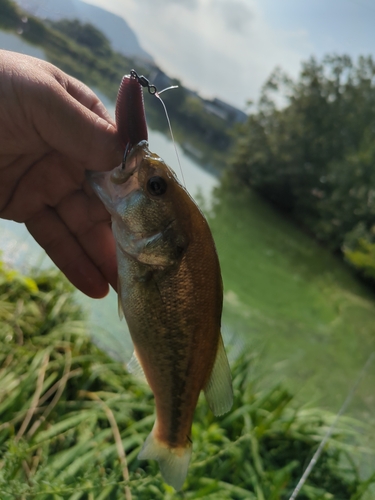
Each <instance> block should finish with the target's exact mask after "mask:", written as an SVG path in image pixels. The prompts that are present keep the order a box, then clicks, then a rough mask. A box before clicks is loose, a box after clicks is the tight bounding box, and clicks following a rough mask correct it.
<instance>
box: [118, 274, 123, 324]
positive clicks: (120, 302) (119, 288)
mask: <svg viewBox="0 0 375 500" xmlns="http://www.w3.org/2000/svg"><path fill="white" fill-rule="evenodd" d="M117 308H118V309H117V310H118V317H119V318H120V321H121V320H122V318H123V317H124V311H123V309H122V296H121V281H120V277H119V276H118V277H117Z"/></svg>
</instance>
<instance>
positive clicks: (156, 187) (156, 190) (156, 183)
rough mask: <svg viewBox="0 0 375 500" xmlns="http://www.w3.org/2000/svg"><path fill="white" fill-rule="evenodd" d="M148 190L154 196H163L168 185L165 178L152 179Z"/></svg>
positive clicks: (156, 176)
mask: <svg viewBox="0 0 375 500" xmlns="http://www.w3.org/2000/svg"><path fill="white" fill-rule="evenodd" d="M147 190H148V192H149V193H150V194H152V195H153V196H161V195H162V194H164V193H165V192H166V190H167V183H166V181H165V180H164V179H163V177H159V176H158V175H155V176H154V177H150V178H149V180H148V181H147Z"/></svg>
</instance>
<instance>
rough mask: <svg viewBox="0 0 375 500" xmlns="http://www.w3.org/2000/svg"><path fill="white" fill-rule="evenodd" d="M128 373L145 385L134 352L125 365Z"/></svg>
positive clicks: (139, 364)
mask: <svg viewBox="0 0 375 500" xmlns="http://www.w3.org/2000/svg"><path fill="white" fill-rule="evenodd" d="M127 369H128V372H129V373H131V374H132V375H133V377H135V378H136V379H138V380H139V381H141V382H144V383H146V384H147V379H146V375H145V372H144V371H143V368H142V365H141V363H140V361H139V359H138V357H137V354H136V352H135V351H134V352H133V355H132V357H131V358H130V361H129V363H128V364H127Z"/></svg>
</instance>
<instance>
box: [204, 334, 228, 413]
mask: <svg viewBox="0 0 375 500" xmlns="http://www.w3.org/2000/svg"><path fill="white" fill-rule="evenodd" d="M204 394H205V396H206V399H207V403H208V406H209V407H210V408H211V410H212V413H213V414H214V415H216V416H219V415H223V414H224V413H227V412H228V411H229V410H230V409H231V408H232V404H233V388H232V377H231V374H230V368H229V363H228V358H227V355H226V353H225V349H224V343H223V339H222V337H221V335H220V339H219V345H218V348H217V353H216V359H215V363H214V366H213V368H212V372H211V375H210V378H209V380H208V382H207V384H206V386H205V387H204Z"/></svg>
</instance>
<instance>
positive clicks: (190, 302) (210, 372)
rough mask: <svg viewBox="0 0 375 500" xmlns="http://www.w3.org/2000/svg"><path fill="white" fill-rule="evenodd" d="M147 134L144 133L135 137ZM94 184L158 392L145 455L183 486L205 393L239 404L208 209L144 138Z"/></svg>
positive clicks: (225, 405)
mask: <svg viewBox="0 0 375 500" xmlns="http://www.w3.org/2000/svg"><path fill="white" fill-rule="evenodd" d="M127 83H129V82H127ZM142 126H143V125H142ZM125 128H126V127H125ZM144 136H145V132H144V130H143V131H141V133H140V134H137V133H135V135H134V138H135V140H138V139H139V138H140V137H141V138H142V137H144ZM127 146H129V143H127ZM89 181H90V184H91V186H92V187H93V189H94V191H95V192H96V194H97V195H98V196H99V198H100V199H101V201H102V202H103V204H104V206H105V207H106V209H107V210H108V212H109V213H110V214H111V219H112V231H113V236H114V239H115V241H116V252H117V265H118V290H117V292H118V302H119V314H120V317H121V315H122V314H123V315H124V316H125V319H126V322H127V324H128V327H129V331H130V335H131V338H132V341H133V344H134V354H133V356H132V358H131V360H130V362H129V364H128V367H129V370H130V371H132V372H134V373H138V375H139V376H142V377H144V378H145V379H146V380H147V382H148V384H149V386H150V388H151V390H152V392H153V394H154V398H155V407H156V419H155V423H154V426H153V429H152V431H151V433H150V434H149V436H148V437H147V438H146V440H145V443H144V444H143V447H142V449H141V451H140V453H139V455H138V458H139V459H140V460H144V459H154V460H157V461H158V462H159V468H160V471H161V474H162V476H163V478H164V480H165V481H166V482H167V483H168V484H170V485H171V486H173V487H174V488H175V489H176V490H177V491H178V490H180V489H181V488H182V486H183V483H184V481H185V479H186V476H187V473H188V467H189V463H190V460H191V454H192V440H191V427H192V422H193V417H194V411H195V408H196V405H197V402H198V397H199V395H200V392H201V391H204V394H205V396H206V399H207V402H208V405H209V407H210V408H211V410H212V411H213V413H214V414H215V415H222V414H224V413H226V412H228V411H229V410H230V408H231V406H232V402H233V390H232V381H231V373H230V367H229V363H228V360H227V356H226V353H225V349H224V344H223V340H222V336H221V315H222V305H223V285H222V279H221V272H220V264H219V259H218V255H217V252H216V248H215V243H214V240H213V237H212V234H211V231H210V228H209V225H208V223H207V221H206V219H205V217H204V215H203V214H202V212H201V210H200V209H199V207H198V206H197V205H196V203H195V201H194V200H193V198H192V197H191V196H190V194H189V193H188V191H187V190H186V189H185V187H184V186H182V185H181V183H180V182H179V180H178V178H177V176H176V174H175V173H174V171H173V170H172V169H171V168H170V167H169V166H167V165H166V163H165V162H164V161H163V160H162V158H160V157H159V156H158V155H157V154H155V153H153V152H151V151H150V149H149V144H148V142H147V140H146V139H141V140H140V141H139V142H137V143H136V144H130V147H128V148H127V155H126V159H125V160H124V162H123V163H122V164H121V165H119V166H118V167H116V168H115V169H114V170H113V171H110V172H91V173H90V176H89Z"/></svg>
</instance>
